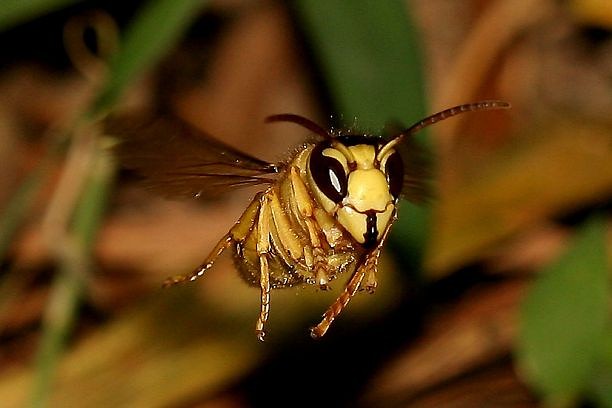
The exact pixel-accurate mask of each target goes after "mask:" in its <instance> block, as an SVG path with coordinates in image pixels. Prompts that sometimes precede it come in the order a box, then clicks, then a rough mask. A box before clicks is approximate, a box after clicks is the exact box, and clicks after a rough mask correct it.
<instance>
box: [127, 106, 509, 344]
mask: <svg viewBox="0 0 612 408" xmlns="http://www.w3.org/2000/svg"><path fill="white" fill-rule="evenodd" d="M509 107H510V104H508V103H507V102H503V101H481V102H476V103H470V104H464V105H459V106H455V107H453V108H450V109H446V110H443V111H441V112H438V113H436V114H433V115H431V116H428V117H427V118H425V119H423V120H421V121H419V122H417V123H415V124H414V125H412V126H410V127H408V128H407V129H404V130H401V131H399V132H398V133H396V134H394V135H392V136H391V137H389V138H384V137H382V136H371V135H364V134H356V133H354V132H351V131H341V130H327V129H325V128H323V127H321V126H320V125H318V124H316V123H315V122H313V121H311V120H309V119H307V118H305V117H302V116H299V115H295V114H279V115H273V116H269V117H268V118H267V119H266V122H269V123H271V122H290V123H293V124H296V125H299V126H302V127H303V128H305V129H307V130H308V131H309V132H311V133H312V134H313V136H314V138H313V139H312V141H309V142H306V143H304V144H303V145H302V146H300V147H298V148H297V149H296V151H295V153H294V154H293V155H292V156H291V157H290V158H289V159H288V160H286V161H282V162H278V163H269V162H267V161H264V160H260V159H258V158H256V157H253V156H251V155H248V154H246V153H244V152H241V151H239V150H237V149H235V148H232V147H230V146H228V145H226V144H224V143H222V142H220V141H218V140H216V139H214V138H212V137H211V136H208V135H206V134H204V133H203V132H201V131H200V130H198V129H196V128H194V127H192V126H191V125H189V124H187V123H185V122H181V121H180V120H179V119H177V118H172V119H169V118H167V117H166V118H164V117H161V118H158V119H156V121H155V123H153V124H152V125H151V126H148V127H147V128H145V129H144V130H138V131H137V132H132V134H131V135H130V137H125V138H124V139H123V141H122V142H121V143H119V145H118V148H117V151H118V153H119V155H120V158H121V160H122V162H123V164H124V165H125V167H128V168H131V169H134V170H136V171H137V172H138V173H140V174H141V175H143V176H144V177H145V179H146V180H147V183H148V185H149V186H150V187H152V188H153V189H155V190H158V191H161V192H162V193H163V194H164V195H166V196H168V197H191V198H199V197H212V196H216V195H218V194H219V193H221V192H225V191H227V190H230V189H235V188H241V187H246V186H261V187H262V189H261V191H260V192H258V193H257V194H256V195H255V197H254V198H253V200H252V201H251V203H250V204H249V205H248V207H247V208H246V210H245V211H244V213H243V214H242V216H240V218H239V219H238V221H237V222H236V223H235V224H234V226H233V227H231V229H230V230H229V231H228V232H227V234H225V235H224V236H223V237H221V239H220V240H219V242H218V243H217V245H216V246H215V247H214V248H213V249H212V251H211V252H210V254H209V255H208V256H207V257H206V259H205V260H204V262H203V263H202V264H201V265H200V266H199V267H197V268H196V269H195V270H193V271H192V272H191V273H189V274H186V275H179V276H173V277H170V278H168V279H167V280H166V281H165V282H164V283H163V286H171V285H175V284H178V283H182V282H191V281H194V280H196V279H198V278H200V277H202V276H203V275H204V274H205V273H206V271H207V270H208V269H210V268H211V267H212V266H213V264H214V263H215V260H216V259H217V258H218V257H219V256H220V255H221V254H222V253H223V252H224V251H225V250H227V249H230V248H231V250H232V252H233V258H234V263H235V265H236V268H237V270H238V271H239V273H240V275H241V276H242V278H243V279H244V280H245V281H246V282H247V283H248V284H250V285H252V286H256V287H259V290H260V295H261V307H260V310H259V317H258V318H257V323H256V324H255V332H256V335H257V337H258V338H259V340H262V341H263V339H264V336H265V326H266V322H267V321H268V317H269V314H270V292H271V290H272V289H277V288H287V287H292V286H295V285H304V284H306V285H316V286H318V287H319V288H321V289H324V290H325V289H328V287H329V282H331V281H332V280H334V279H336V278H337V277H338V276H340V275H348V276H350V277H349V278H348V281H347V283H346V285H345V287H344V290H343V291H342V292H341V293H340V295H339V296H338V298H337V299H336V300H335V301H334V302H333V303H332V304H331V305H330V306H329V308H328V309H327V311H325V313H324V314H323V318H322V320H321V321H320V322H319V323H318V324H317V325H316V326H313V327H312V328H311V329H310V334H311V336H312V337H313V338H320V337H322V336H324V335H325V333H326V332H327V331H328V329H329V327H330V325H331V324H332V322H333V321H334V320H335V319H336V318H337V317H338V315H339V314H340V313H341V312H342V310H343V309H344V308H345V307H346V306H347V304H348V303H349V301H350V300H351V298H352V297H353V296H354V295H355V294H356V293H357V291H358V290H360V289H361V290H365V291H366V292H369V293H373V292H374V291H375V289H376V286H377V279H376V275H377V265H378V259H379V257H380V254H381V250H382V248H383V246H384V244H385V241H386V239H387V237H388V236H389V231H390V230H391V226H392V225H393V223H394V221H395V220H396V219H397V211H398V203H399V200H400V197H406V198H407V199H408V200H412V201H415V202H419V201H422V199H423V198H424V195H425V194H426V193H425V192H426V183H427V180H426V179H427V177H425V171H424V168H423V166H421V165H420V164H418V163H420V161H419V160H417V159H416V157H404V158H402V154H401V151H402V150H401V149H400V147H401V145H404V144H410V145H414V144H413V142H414V141H413V140H412V139H413V137H412V136H413V135H414V134H415V133H417V132H418V131H420V130H421V129H423V128H425V127H427V126H429V125H431V124H434V123H436V122H438V121H440V120H443V119H446V118H449V117H451V116H454V115H457V114H460V113H464V112H468V111H480V110H490V109H506V108H509ZM128 133H129V132H128ZM407 151H410V149H408V150H407ZM408 156H411V155H410V154H409V155H408ZM412 156H414V155H412Z"/></svg>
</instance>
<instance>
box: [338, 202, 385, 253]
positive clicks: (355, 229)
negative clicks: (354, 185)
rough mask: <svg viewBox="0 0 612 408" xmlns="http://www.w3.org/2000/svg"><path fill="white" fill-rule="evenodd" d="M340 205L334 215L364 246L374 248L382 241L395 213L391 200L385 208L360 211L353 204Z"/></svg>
mask: <svg viewBox="0 0 612 408" xmlns="http://www.w3.org/2000/svg"><path fill="white" fill-rule="evenodd" d="M338 207H339V208H338V209H337V210H336V211H335V212H334V217H335V218H336V219H337V220H338V222H339V223H340V224H341V225H342V226H343V227H344V229H345V230H346V231H347V232H348V233H349V234H350V235H351V236H352V237H353V239H354V240H355V241H357V243H359V244H360V245H362V246H363V247H364V248H372V247H373V246H374V245H375V244H376V243H378V242H379V241H380V239H381V237H382V235H383V233H384V231H385V230H386V229H387V227H388V225H389V223H390V222H392V220H393V214H394V213H395V203H394V201H391V202H389V203H388V204H387V205H386V207H385V209H384V210H373V209H368V210H365V211H358V210H356V209H355V207H354V206H352V205H351V204H345V205H339V206H338Z"/></svg>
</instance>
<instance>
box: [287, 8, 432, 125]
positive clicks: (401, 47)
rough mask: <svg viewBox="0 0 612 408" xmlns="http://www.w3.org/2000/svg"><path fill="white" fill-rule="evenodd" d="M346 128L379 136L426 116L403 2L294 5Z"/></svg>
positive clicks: (414, 45)
mask: <svg viewBox="0 0 612 408" xmlns="http://www.w3.org/2000/svg"><path fill="white" fill-rule="evenodd" d="M295 7H296V10H297V12H298V15H299V16H300V18H301V19H302V21H303V25H304V29H305V31H306V34H307V36H308V38H309V40H310V42H311V43H312V46H313V49H314V52H315V57H316V58H317V59H318V60H319V62H320V64H321V68H322V70H323V74H324V76H325V78H326V81H327V85H328V86H329V92H330V94H331V96H332V98H333V100H334V102H335V103H336V105H337V109H338V113H339V114H341V115H343V117H344V121H346V122H347V123H346V124H349V125H350V124H351V123H352V121H353V118H354V117H355V118H357V124H358V125H359V126H360V127H366V128H367V127H374V129H377V130H380V129H382V128H383V126H384V125H385V123H386V121H388V120H390V119H397V120H401V121H405V122H412V121H416V120H417V119H420V117H421V116H423V107H424V101H423V88H422V76H421V71H420V67H421V59H420V54H419V45H418V43H417V39H416V36H415V33H414V30H413V27H412V24H411V21H410V19H409V16H408V10H406V2H404V1H400V0H392V1H384V2H381V1H376V0H354V1H341V0H329V1H316V0H299V1H297V2H296V3H295Z"/></svg>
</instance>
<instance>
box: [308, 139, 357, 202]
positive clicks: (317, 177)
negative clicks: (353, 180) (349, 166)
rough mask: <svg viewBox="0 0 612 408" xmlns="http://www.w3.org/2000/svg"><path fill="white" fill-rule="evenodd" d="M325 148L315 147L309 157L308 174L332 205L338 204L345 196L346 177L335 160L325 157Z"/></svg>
mask: <svg viewBox="0 0 612 408" xmlns="http://www.w3.org/2000/svg"><path fill="white" fill-rule="evenodd" d="M326 148H327V146H325V145H324V144H322V143H321V144H319V145H317V146H316V147H315V148H314V149H313V150H312V153H311V155H310V173H311V174H312V179H313V180H314V182H315V184H316V185H317V187H318V188H319V190H321V191H322V192H323V194H325V195H326V196H327V198H329V199H330V200H332V201H333V202H334V203H339V202H340V201H342V199H343V198H344V197H345V196H346V190H347V184H348V183H347V177H346V173H345V171H344V167H342V163H340V162H339V161H338V160H337V159H335V158H333V157H330V156H325V155H324V154H323V150H325V149H326Z"/></svg>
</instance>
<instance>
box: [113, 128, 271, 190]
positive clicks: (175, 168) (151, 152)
mask: <svg viewBox="0 0 612 408" xmlns="http://www.w3.org/2000/svg"><path fill="white" fill-rule="evenodd" d="M107 132H108V133H109V134H111V135H116V136H119V137H120V138H121V141H120V143H119V144H118V145H117V147H116V148H115V151H116V153H117V154H118V156H119V158H120V160H121V163H122V164H123V166H125V167H126V168H128V169H132V170H134V171H136V172H137V173H138V174H140V175H141V176H143V177H144V178H145V185H146V186H147V187H149V188H150V189H152V190H154V191H155V192H157V193H160V194H162V195H164V196H166V197H169V198H186V197H215V196H218V195H219V194H222V193H224V192H226V191H228V190H230V189H235V188H241V187H247V186H254V185H268V184H270V183H273V182H274V181H275V179H274V174H275V173H278V171H279V168H278V166H277V165H275V164H273V163H268V162H266V161H263V160H260V159H258V158H256V157H253V156H250V155H248V154H246V153H243V152H241V151H239V150H237V149H235V148H233V147H231V146H228V145H226V144H225V143H223V142H221V141H219V140H217V139H214V138H213V137H211V136H209V135H207V134H205V133H203V132H202V131H200V130H199V129H197V128H195V127H194V126H192V125H190V124H188V123H186V122H184V121H182V120H181V119H179V118H176V117H170V116H165V117H160V118H157V119H155V120H153V121H146V122H144V123H143V120H137V121H135V120H134V119H133V118H132V119H128V118H117V119H113V120H110V121H109V122H108V124H107Z"/></svg>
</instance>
